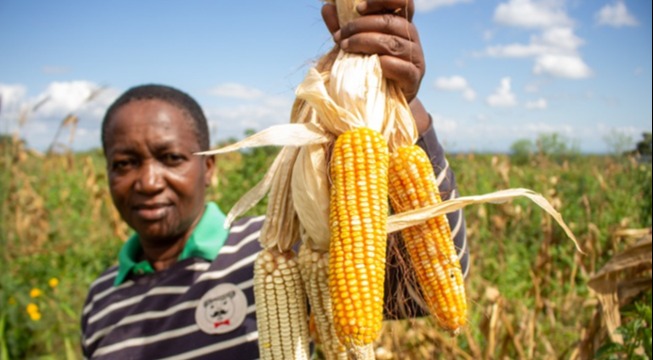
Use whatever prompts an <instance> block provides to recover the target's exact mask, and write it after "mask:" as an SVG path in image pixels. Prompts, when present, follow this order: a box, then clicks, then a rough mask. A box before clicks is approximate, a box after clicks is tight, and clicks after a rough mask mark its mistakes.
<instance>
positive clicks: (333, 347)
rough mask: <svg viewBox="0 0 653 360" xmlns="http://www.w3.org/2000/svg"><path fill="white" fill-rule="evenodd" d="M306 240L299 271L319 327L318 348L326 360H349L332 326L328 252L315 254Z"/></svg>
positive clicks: (301, 253) (302, 247)
mask: <svg viewBox="0 0 653 360" xmlns="http://www.w3.org/2000/svg"><path fill="white" fill-rule="evenodd" d="M309 243H310V241H309V242H307V241H306V240H304V242H303V243H302V246H301V248H300V249H299V256H298V261H299V268H300V271H301V274H302V280H303V282H304V288H305V289H306V295H308V301H309V303H310V305H311V314H312V315H313V317H314V320H315V325H316V328H317V339H316V341H315V343H316V345H317V346H318V347H319V349H320V350H321V352H322V354H323V355H324V358H325V359H326V360H347V359H348V357H347V350H346V349H345V347H344V345H342V344H341V343H340V342H339V341H338V336H337V335H336V330H335V327H334V326H333V309H332V307H331V296H330V295H329V283H328V279H329V252H325V251H315V250H313V249H311V247H310V246H309V245H308V244H309Z"/></svg>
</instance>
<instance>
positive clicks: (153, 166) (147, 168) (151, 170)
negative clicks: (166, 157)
mask: <svg viewBox="0 0 653 360" xmlns="http://www.w3.org/2000/svg"><path fill="white" fill-rule="evenodd" d="M164 185H165V181H164V179H163V172H162V169H161V167H160V166H159V165H158V164H157V163H156V162H154V161H146V162H144V163H143V164H142V166H141V171H140V174H139V177H138V181H137V182H136V190H138V191H140V192H144V193H153V192H158V191H160V190H161V189H163V187H164Z"/></svg>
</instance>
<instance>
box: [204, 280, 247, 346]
mask: <svg viewBox="0 0 653 360" xmlns="http://www.w3.org/2000/svg"><path fill="white" fill-rule="evenodd" d="M247 309H248V305H247V298H246V297H245V293H243V291H242V290H241V289H239V288H238V287H237V286H236V285H234V284H228V283H225V284H220V285H218V286H216V287H214V288H212V289H211V290H209V291H207V292H206V293H205V294H204V296H202V298H201V299H200V301H199V303H198V304H197V307H196V308H195V322H196V323H197V325H198V326H199V328H200V329H202V331H203V332H205V333H207V334H225V333H228V332H230V331H234V330H236V329H238V328H239V327H240V326H241V325H242V324H243V322H244V321H245V317H246V316H247Z"/></svg>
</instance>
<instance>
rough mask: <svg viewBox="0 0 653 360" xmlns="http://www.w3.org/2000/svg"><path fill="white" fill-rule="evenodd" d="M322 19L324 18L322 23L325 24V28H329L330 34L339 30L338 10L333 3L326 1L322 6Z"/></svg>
mask: <svg viewBox="0 0 653 360" xmlns="http://www.w3.org/2000/svg"><path fill="white" fill-rule="evenodd" d="M322 19H323V20H324V24H325V25H326V27H327V29H329V32H330V33H331V35H333V34H334V33H335V32H336V31H338V30H340V24H339V23H338V11H337V10H336V6H335V5H334V4H330V3H327V4H324V6H322Z"/></svg>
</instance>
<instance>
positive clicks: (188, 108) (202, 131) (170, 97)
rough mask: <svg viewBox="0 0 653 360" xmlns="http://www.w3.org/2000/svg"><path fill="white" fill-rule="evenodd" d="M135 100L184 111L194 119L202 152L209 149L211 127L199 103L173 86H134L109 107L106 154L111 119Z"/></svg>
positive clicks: (104, 130) (105, 122) (104, 140)
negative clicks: (165, 104) (153, 102)
mask: <svg viewBox="0 0 653 360" xmlns="http://www.w3.org/2000/svg"><path fill="white" fill-rule="evenodd" d="M135 100H161V101H164V102H166V103H168V104H170V105H172V106H175V107H177V108H179V109H181V110H183V111H184V112H186V113H187V115H188V116H189V117H190V119H192V125H193V130H194V131H195V136H196V137H197V142H198V143H199V146H200V150H202V151H205V150H208V149H209V144H210V140H209V126H208V123H207V121H206V117H205V116H204V111H202V108H201V107H200V105H199V104H198V103H197V101H195V99H193V98H192V97H191V96H190V95H188V94H186V93H185V92H183V91H181V90H179V89H175V88H173V87H171V86H167V85H160V84H145V85H138V86H134V87H132V88H130V89H129V90H127V91H125V92H124V93H123V94H122V95H120V97H118V98H117V99H116V100H115V101H114V102H113V103H112V104H111V106H109V108H108V109H107V112H106V113H105V114H104V119H103V120H102V134H101V136H102V149H103V150H104V151H105V153H106V150H107V148H106V145H107V129H108V128H109V123H110V122H111V118H112V117H113V115H114V114H115V112H116V111H117V110H118V109H120V108H121V107H122V106H124V105H127V104H128V103H130V102H131V101H135Z"/></svg>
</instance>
